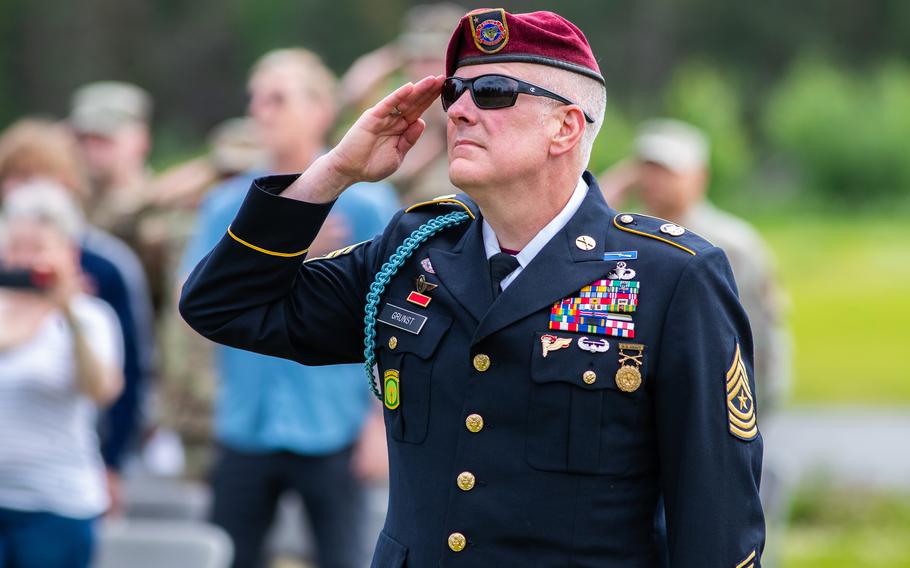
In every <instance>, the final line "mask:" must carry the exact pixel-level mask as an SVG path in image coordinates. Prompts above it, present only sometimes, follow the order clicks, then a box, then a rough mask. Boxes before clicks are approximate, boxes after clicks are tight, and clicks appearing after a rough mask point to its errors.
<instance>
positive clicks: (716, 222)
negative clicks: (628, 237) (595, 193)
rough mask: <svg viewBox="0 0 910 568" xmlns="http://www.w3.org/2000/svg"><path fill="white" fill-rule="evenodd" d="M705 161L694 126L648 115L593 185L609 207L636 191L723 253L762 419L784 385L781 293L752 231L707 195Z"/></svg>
mask: <svg viewBox="0 0 910 568" xmlns="http://www.w3.org/2000/svg"><path fill="white" fill-rule="evenodd" d="M708 163H709V145H708V140H707V138H706V137H705V136H704V134H703V133H702V132H701V131H700V130H698V129H697V128H695V127H694V126H692V125H690V124H687V123H684V122H681V121H678V120H669V119H656V120H651V121H648V122H646V123H644V124H643V125H642V126H641V128H640V129H639V131H638V134H637V136H636V139H635V155H634V156H633V157H632V158H630V159H628V160H625V161H623V162H622V163H620V164H618V165H617V166H615V167H614V168H612V169H610V170H609V171H608V172H606V173H605V174H603V175H601V176H600V182H601V185H600V187H601V190H602V191H603V193H604V196H605V197H606V199H607V201H608V203H610V205H612V206H613V207H620V208H621V207H622V206H623V203H626V202H627V201H628V198H629V197H630V196H631V194H632V193H633V192H635V195H636V196H637V197H639V198H640V200H641V203H642V206H643V208H644V212H645V213H646V214H648V215H652V216H654V217H660V218H661V219H666V220H668V221H672V222H674V223H676V224H678V225H681V226H683V227H686V228H688V229H691V230H693V231H695V232H696V233H698V234H700V235H702V236H704V237H705V238H706V239H708V240H709V241H711V242H713V243H714V244H715V245H717V246H718V247H720V248H721V249H723V251H724V252H725V253H726V255H727V258H728V259H729V261H730V265H731V266H732V268H733V275H734V277H735V278H736V285H737V287H738V288H739V296H740V301H741V302H742V304H743V307H744V308H745V309H746V312H747V313H748V314H749V321H750V322H751V324H752V334H753V336H754V338H755V383H756V388H757V389H758V393H757V394H758V399H759V400H761V403H762V404H761V408H760V409H759V410H758V412H760V413H761V415H762V417H763V418H768V417H769V416H770V415H771V414H772V413H774V412H775V411H776V410H777V409H779V408H780V406H781V404H782V403H783V401H784V400H785V399H786V396H787V393H788V391H789V388H790V350H789V339H788V338H789V334H788V332H787V330H786V327H785V325H784V319H785V317H784V316H785V296H784V293H783V291H782V290H781V288H780V285H779V283H778V280H777V276H776V274H775V261H774V258H773V256H772V255H771V252H770V250H769V249H768V246H767V245H766V244H765V242H764V241H763V240H762V238H761V236H760V235H759V234H758V231H756V230H755V228H753V227H752V226H751V225H749V224H748V223H747V222H746V221H744V220H742V219H740V218H738V217H736V216H734V215H732V214H730V213H727V212H726V211H722V210H721V209H718V208H717V207H716V206H715V205H714V204H713V203H711V201H709V200H708V197H707V191H708V181H709V170H708ZM635 190H637V191H635Z"/></svg>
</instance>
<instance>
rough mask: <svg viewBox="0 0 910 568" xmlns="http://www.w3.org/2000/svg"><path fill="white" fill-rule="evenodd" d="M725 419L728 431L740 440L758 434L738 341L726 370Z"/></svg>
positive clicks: (752, 398) (747, 377) (753, 405)
mask: <svg viewBox="0 0 910 568" xmlns="http://www.w3.org/2000/svg"><path fill="white" fill-rule="evenodd" d="M726 378H727V421H728V422H729V429H730V433H731V434H733V435H734V436H736V437H737V438H739V439H741V440H746V441H750V440H753V439H755V437H756V436H757V435H758V426H757V425H756V423H755V398H754V397H753V396H752V389H750V388H749V375H748V374H747V373H746V365H745V364H744V363H743V358H742V353H741V352H740V349H739V343H737V344H736V352H735V353H734V354H733V362H732V364H731V365H730V370H729V371H727V377H726Z"/></svg>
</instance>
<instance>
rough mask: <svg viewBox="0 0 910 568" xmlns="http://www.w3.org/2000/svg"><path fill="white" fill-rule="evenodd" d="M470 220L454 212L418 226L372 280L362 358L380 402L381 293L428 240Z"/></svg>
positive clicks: (371, 388) (366, 309)
mask: <svg viewBox="0 0 910 568" xmlns="http://www.w3.org/2000/svg"><path fill="white" fill-rule="evenodd" d="M468 219H470V216H469V215H468V214H467V213H464V212H462V211H454V212H452V213H446V214H445V215H440V216H439V217H435V218H433V219H430V220H429V221H427V222H426V223H424V224H423V225H421V226H419V227H417V229H416V230H415V231H414V232H413V233H411V234H410V235H409V236H408V238H406V239H405V240H404V242H403V243H401V245H400V246H399V247H398V248H397V249H395V252H394V253H393V254H392V256H390V257H389V260H387V261H386V262H385V264H383V265H382V268H380V269H379V272H377V273H376V278H375V279H374V280H373V283H372V284H370V292H369V293H368V294H367V303H366V308H365V312H366V314H365V315H364V317H363V323H364V324H365V325H364V328H363V336H364V337H363V358H364V361H365V362H364V369H365V370H366V373H367V380H368V381H369V383H370V390H371V391H373V395H374V396H376V398H378V399H379V400H382V393H381V392H380V391H379V389H378V388H377V387H376V382H375V381H374V380H373V365H375V364H376V354H375V349H376V309H377V307H378V306H379V300H380V299H381V298H382V293H383V292H385V287H386V284H388V283H389V281H390V280H391V279H392V277H393V276H395V273H397V272H398V269H399V268H401V267H402V265H404V263H405V261H406V260H408V259H409V258H410V257H411V255H412V254H414V251H415V250H417V247H419V246H420V245H422V244H423V243H424V242H425V241H426V240H427V239H429V238H430V237H432V236H433V235H435V234H436V233H438V232H440V231H442V230H443V229H447V228H449V227H454V226H455V225H460V224H461V223H464V222H465V221H467V220H468Z"/></svg>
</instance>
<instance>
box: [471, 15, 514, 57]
mask: <svg viewBox="0 0 910 568" xmlns="http://www.w3.org/2000/svg"><path fill="white" fill-rule="evenodd" d="M470 21H471V35H472V36H473V37H474V45H476V46H477V49H479V50H480V51H482V52H483V53H487V54H490V53H496V52H497V51H499V50H501V49H502V48H504V47H505V46H506V44H507V43H509V25H508V24H507V23H506V11H505V10H503V9H502V8H500V9H497V10H488V11H478V12H477V13H474V14H471V19H470Z"/></svg>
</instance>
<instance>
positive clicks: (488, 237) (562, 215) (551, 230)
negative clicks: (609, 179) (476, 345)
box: [483, 178, 588, 290]
mask: <svg viewBox="0 0 910 568" xmlns="http://www.w3.org/2000/svg"><path fill="white" fill-rule="evenodd" d="M587 193H588V184H587V183H585V180H584V179H582V178H579V179H578V184H577V185H576V186H575V191H574V192H573V193H572V197H570V198H569V201H568V203H566V206H565V207H563V208H562V211H560V212H559V214H558V215H556V217H553V220H552V221H550V222H549V223H547V224H546V226H544V228H543V229H541V230H540V232H539V233H537V234H536V235H535V236H534V238H533V239H531V241H530V242H529V243H528V244H526V245H525V247H524V248H523V249H521V251H520V252H519V253H518V254H516V255H515V259H516V260H517V261H518V268H516V269H515V270H513V271H512V272H510V273H509V275H508V276H506V277H505V278H503V279H502V283H501V284H500V286H501V287H502V289H503V290H505V289H506V288H507V287H508V286H509V284H511V283H512V282H514V281H515V279H516V278H518V275H519V274H521V271H522V270H524V268H525V267H526V266H527V265H528V264H530V263H531V261H532V260H534V257H535V256H537V253H539V252H540V251H541V249H543V247H544V246H545V245H546V244H547V243H548V242H550V239H552V238H553V237H554V236H555V235H556V233H558V232H559V231H560V230H562V228H563V227H565V226H566V223H568V222H569V219H571V218H572V215H575V212H576V211H578V208H579V207H581V202H582V201H584V198H585V195H587ZM483 248H484V250H485V251H486V253H487V260H489V259H490V257H491V256H493V255H494V254H496V253H498V252H502V249H501V248H500V247H499V239H498V238H497V237H496V232H495V231H494V230H493V227H491V226H490V224H489V223H487V220H486V219H484V220H483Z"/></svg>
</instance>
